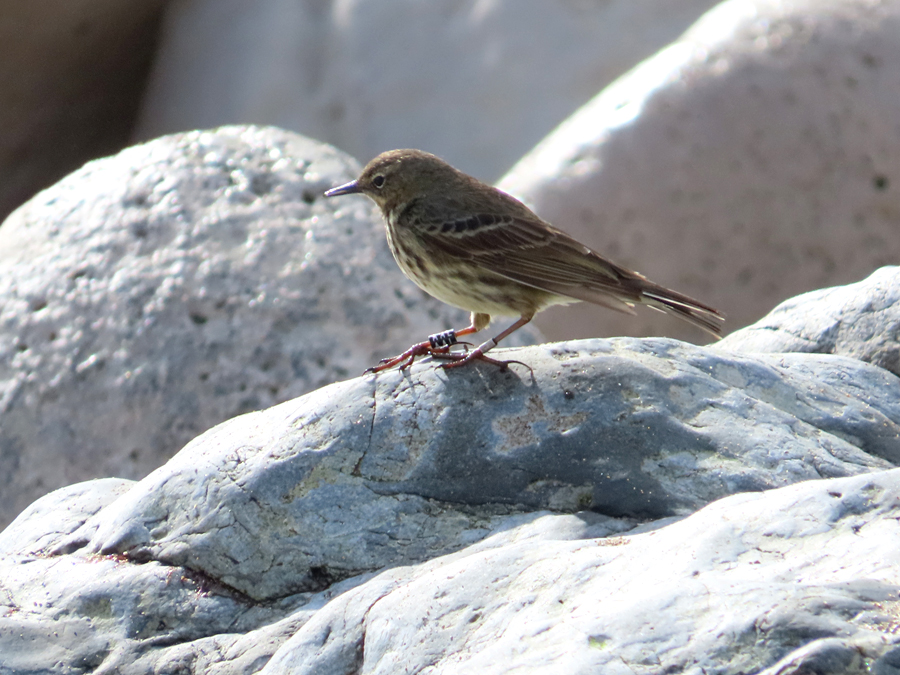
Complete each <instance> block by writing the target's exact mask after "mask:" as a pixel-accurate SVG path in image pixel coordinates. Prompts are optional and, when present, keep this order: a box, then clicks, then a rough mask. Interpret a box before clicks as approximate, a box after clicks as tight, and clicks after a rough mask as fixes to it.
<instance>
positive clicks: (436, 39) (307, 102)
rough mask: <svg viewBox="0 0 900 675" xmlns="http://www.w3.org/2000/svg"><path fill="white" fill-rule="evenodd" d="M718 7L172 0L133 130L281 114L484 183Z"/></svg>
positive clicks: (311, 131)
mask: <svg viewBox="0 0 900 675" xmlns="http://www.w3.org/2000/svg"><path fill="white" fill-rule="evenodd" d="M714 4H715V0H653V2H650V3H647V2H634V1H633V0H605V1H604V2H570V1H568V0H554V1H552V2H551V1H549V0H487V1H479V2H474V1H472V0H467V1H465V2H459V1H458V0H429V2H420V1H419V0H355V1H354V2H324V3H323V2H294V3H284V2H281V1H280V0H256V2H253V3H246V2H244V1H243V0H188V1H184V2H177V3H173V4H172V7H171V9H170V11H169V14H168V17H167V20H166V21H165V25H164V30H163V36H162V39H161V45H160V50H159V55H158V58H157V61H156V66H155V73H154V75H153V77H152V78H151V85H150V88H149V91H148V94H147V97H146V99H145V105H144V111H143V115H142V121H141V123H140V125H139V128H138V134H139V137H140V138H150V137H153V136H158V135H160V134H164V133H171V132H173V131H179V130H181V129H190V128H206V127H212V126H217V125H219V124H226V123H228V124H230V123H234V122H243V123H254V124H276V125H278V126H281V127H286V128H288V129H293V130H295V131H299V132H301V133H304V134H306V135H308V136H311V137H314V138H321V139H323V140H327V141H329V142H330V143H334V144H335V145H336V146H338V147H339V148H341V149H342V150H346V151H347V152H349V153H350V154H352V155H353V156H354V157H356V158H357V159H359V160H360V161H362V162H366V161H368V160H369V159H371V158H372V157H374V156H375V155H377V154H378V153H380V152H383V151H384V150H390V149H391V148H398V147H400V148H408V147H420V148H422V149H424V150H429V151H431V152H435V153H437V154H439V155H441V156H443V157H444V158H445V159H447V161H449V162H451V163H452V164H455V165H458V166H459V167H460V168H461V169H463V170H465V171H467V172H469V173H471V174H474V175H477V176H478V177H479V178H482V179H484V180H489V181H492V180H495V179H496V178H497V177H498V176H500V175H501V174H502V173H503V172H504V171H506V170H507V169H508V168H509V167H510V166H512V165H513V163H514V162H515V161H516V160H518V159H519V157H521V156H522V154H524V153H525V152H527V151H528V150H529V148H531V147H532V146H533V145H534V144H535V143H537V142H538V141H539V140H540V139H541V138H542V137H543V136H544V135H546V134H547V133H549V132H550V130H552V129H553V127H554V126H556V125H557V124H558V123H559V122H561V121H562V120H564V119H565V118H566V117H567V116H568V115H570V114H571V113H572V112H573V111H574V110H576V109H577V108H578V107H579V106H580V105H582V104H583V103H585V102H586V101H588V100H589V99H590V98H591V97H592V96H593V95H594V94H596V93H597V92H598V91H600V89H602V88H603V87H604V86H605V85H606V84H607V83H609V82H611V81H612V80H613V79H614V78H616V77H618V76H619V75H621V74H622V73H624V72H625V71H626V70H628V69H629V68H630V67H631V66H633V65H634V64H635V63H637V62H639V61H640V60H641V59H643V58H646V57H647V56H649V55H651V54H652V53H653V52H655V51H656V50H657V49H659V48H660V47H662V46H663V45H665V44H666V43H668V42H669V41H671V40H674V39H675V38H676V37H677V36H678V35H679V34H680V33H681V32H682V31H684V30H685V29H686V28H687V27H688V26H689V25H690V24H691V22H692V21H694V20H695V19H696V18H697V17H698V16H700V15H701V14H702V13H703V12H704V11H705V10H707V9H708V8H710V7H711V6H713V5H714ZM263 36H264V37H263ZM563 73H564V76H562V77H561V76H560V75H561V74H563Z"/></svg>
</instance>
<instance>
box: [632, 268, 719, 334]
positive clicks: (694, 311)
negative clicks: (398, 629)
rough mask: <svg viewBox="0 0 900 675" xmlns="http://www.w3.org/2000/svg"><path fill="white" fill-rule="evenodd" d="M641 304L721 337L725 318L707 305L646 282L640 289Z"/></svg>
mask: <svg viewBox="0 0 900 675" xmlns="http://www.w3.org/2000/svg"><path fill="white" fill-rule="evenodd" d="M641 302H642V303H643V304H645V305H647V306H648V307H650V308H652V309H658V310H661V311H665V312H671V313H672V314H674V315H675V316H677V317H679V318H681V319H684V320H685V321H687V322H688V323H692V324H694V325H695V326H697V327H698V328H701V329H703V330H705V331H706V332H707V333H709V334H710V335H712V336H713V337H716V338H721V337H722V323H723V322H724V321H725V316H724V315H723V314H721V313H720V312H718V311H717V310H715V309H713V308H712V307H710V306H709V305H704V304H703V303H702V302H699V301H698V300H694V299H693V298H689V297H688V296H686V295H683V294H681V293H679V292H678V291H673V290H671V289H668V288H665V287H664V286H659V285H657V284H654V283H652V282H647V286H646V287H645V288H642V289H641Z"/></svg>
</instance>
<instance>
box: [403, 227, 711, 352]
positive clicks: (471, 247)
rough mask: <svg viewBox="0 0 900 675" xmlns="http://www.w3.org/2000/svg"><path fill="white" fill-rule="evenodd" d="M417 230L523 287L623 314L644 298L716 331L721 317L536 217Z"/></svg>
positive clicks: (438, 245) (439, 246)
mask: <svg viewBox="0 0 900 675" xmlns="http://www.w3.org/2000/svg"><path fill="white" fill-rule="evenodd" d="M463 222H464V223H465V224H464V225H460V224H459V223H463ZM420 234H421V236H423V237H424V238H426V239H428V241H429V244H430V245H432V246H433V247H435V248H437V249H438V250H441V251H443V252H444V253H446V254H449V255H452V256H454V257H457V258H463V259H468V260H470V261H472V262H473V263H475V264H477V265H479V266H480V267H483V268H484V269H486V270H488V271H490V272H493V273H495V274H499V275H501V276H504V277H506V278H508V279H512V280H513V281H517V282H519V283H521V284H525V285H526V286H531V287H533V288H538V289H541V290H544V291H547V292H550V293H554V294H556V295H561V296H566V297H570V298H573V299H575V300H583V301H585V302H590V303H593V304H597V305H602V306H603V307H607V308H609V309H613V310H616V311H619V312H625V313H628V314H634V310H633V309H632V307H633V305H634V304H636V303H644V304H647V305H648V306H651V307H653V308H654V309H662V310H664V311H668V312H672V313H674V314H676V315H678V316H679V317H681V318H682V319H684V320H686V321H689V322H690V323H693V324H695V325H696V326H699V327H700V328H702V329H704V330H706V331H708V332H710V333H711V334H713V335H715V336H718V335H719V333H720V332H721V327H720V324H721V322H722V321H723V319H724V317H722V315H720V314H719V313H718V312H717V311H716V310H715V309H713V308H712V307H709V306H707V305H704V304H703V303H700V302H698V301H696V300H694V299H693V298H690V297H688V296H686V295H683V294H681V293H678V292H677V291H672V290H670V289H668V288H665V287H663V286H659V285H657V284H654V283H653V282H651V281H648V280H647V279H646V278H645V277H644V276H642V275H640V274H638V273H637V272H632V271H631V270H628V269H625V268H624V267H620V266H618V265H616V264H615V263H613V262H611V261H608V260H606V259H605V258H603V257H601V256H600V255H599V254H597V253H596V252H594V251H592V250H591V249H589V248H587V247H586V246H584V245H583V244H581V243H579V242H578V241H577V240H575V239H573V238H572V237H570V236H569V235H567V234H565V233H564V232H560V231H559V230H557V229H556V228H554V227H552V226H550V225H548V224H547V223H545V222H543V221H541V220H532V219H528V218H515V217H509V216H506V217H498V216H492V215H487V216H480V215H479V216H474V217H469V218H467V219H465V220H464V221H463V220H462V219H461V220H460V221H453V225H452V226H450V227H448V226H447V224H434V223H432V224H431V226H430V227H427V226H426V227H423V228H421V231H420Z"/></svg>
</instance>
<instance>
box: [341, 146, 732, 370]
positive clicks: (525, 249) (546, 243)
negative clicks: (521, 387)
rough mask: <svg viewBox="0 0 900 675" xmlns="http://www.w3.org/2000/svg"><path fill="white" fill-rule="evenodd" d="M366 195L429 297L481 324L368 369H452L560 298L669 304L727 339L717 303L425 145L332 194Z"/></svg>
mask: <svg viewBox="0 0 900 675" xmlns="http://www.w3.org/2000/svg"><path fill="white" fill-rule="evenodd" d="M350 194H364V195H366V196H367V197H370V198H371V199H372V200H373V201H374V202H375V203H376V204H378V206H379V207H380V208H381V212H382V214H383V215H384V220H385V224H386V229H387V240H388V244H389V245H390V248H391V252H392V253H393V254H394V259H395V260H396V261H397V264H398V265H400V269H401V270H403V273H404V274H406V276H408V277H409V278H410V279H412V281H413V282H415V284H416V285H417V286H418V287H419V288H421V289H422V290H424V291H425V292H426V293H428V294H429V295H432V296H434V297H435V298H437V299H438V300H441V301H442V302H446V303H447V304H448V305H453V306H454V307H460V308H462V309H466V310H468V311H470V312H472V323H471V325H469V326H468V327H466V328H462V329H460V330H449V331H446V332H444V333H437V334H435V335H432V336H430V337H429V338H428V340H427V341H425V342H420V343H418V344H415V345H413V346H412V347H410V348H409V349H408V350H406V351H405V352H403V353H402V354H400V355H398V356H395V357H394V358H390V359H384V360H383V361H382V362H381V364H380V365H378V366H375V367H373V368H369V370H367V371H366V372H378V371H380V370H384V369H386V368H392V367H393V366H396V365H399V366H400V368H401V369H403V368H406V367H407V366H409V365H410V364H412V362H413V361H414V360H415V358H416V357H417V356H422V355H426V354H430V355H432V356H436V357H438V358H443V359H447V360H450V361H451V363H447V364H444V365H443V367H444V368H453V367H457V366H461V365H463V364H466V363H470V362H471V361H473V360H475V359H481V360H485V361H490V362H492V363H496V364H498V365H506V363H505V362H502V361H495V360H493V359H490V358H488V357H486V356H485V354H486V353H487V352H488V351H490V350H491V349H493V348H494V347H496V346H497V343H498V342H500V340H502V339H503V338H505V337H506V336H507V335H509V334H510V333H512V332H514V331H516V330H518V329H519V328H521V327H522V326H524V325H525V324H527V323H528V322H529V321H531V319H532V317H534V315H535V314H537V313H538V312H540V311H541V310H543V309H546V308H547V307H549V306H551V305H559V304H567V303H571V302H577V301H579V300H583V301H586V302H591V303H594V304H596V305H602V306H603V307H608V308H609V309H614V310H617V311H620V312H626V313H629V314H634V309H633V307H634V305H635V304H644V305H648V306H649V307H651V308H654V309H660V310H665V311H668V312H671V313H673V314H674V315H676V316H678V317H680V318H682V319H684V320H685V321H689V322H690V323H692V324H694V325H695V326H699V327H700V328H702V329H703V330H705V331H707V332H709V333H711V334H712V335H714V336H716V337H719V334H720V332H721V322H722V321H723V320H724V317H723V316H722V315H721V314H720V313H719V312H717V311H716V310H715V309H713V308H712V307H709V306H707V305H704V304H703V303H701V302H697V301H696V300H693V299H692V298H689V297H687V296H686V295H682V294H681V293H678V292H676V291H672V290H669V289H668V288H664V287H662V286H659V285H657V284H654V283H653V282H652V281H648V280H647V279H646V278H645V277H643V276H642V275H640V274H638V273H637V272H632V271H631V270H628V269H625V268H624V267H619V266H618V265H616V264H615V263H612V262H610V261H609V260H607V259H606V258H604V257H602V256H601V255H599V254H598V253H595V252H594V251H592V250H591V249H589V248H588V247H587V246H585V245H584V244H581V243H579V242H577V241H576V240H575V239H573V238H572V237H570V236H569V235H567V234H565V233H564V232H561V231H560V230H557V229H556V228H555V227H553V226H552V225H550V224H549V223H546V222H544V221H543V220H541V219H540V218H538V217H537V216H536V215H535V214H534V213H533V212H532V211H531V210H529V209H528V207H526V206H525V205H524V204H522V203H521V202H520V201H518V200H517V199H514V198H513V197H510V196H509V195H508V194H506V193H504V192H501V191H500V190H498V189H496V188H494V187H491V186H490V185H487V184H485V183H482V182H481V181H479V180H476V179H475V178H472V177H471V176H467V175H466V174H464V173H462V172H461V171H457V170H456V169H454V168H453V167H452V166H450V165H449V164H447V163H446V162H444V161H443V160H441V159H440V158H438V157H435V156H434V155H431V154H429V153H427V152H422V151H421V150H391V151H389V152H385V153H382V154H380V155H378V157H376V158H375V159H373V160H372V161H371V162H369V163H368V164H367V165H366V167H365V169H363V172H362V174H361V175H360V177H359V178H358V179H356V180H355V181H351V182H350V183H347V184H346V185H341V186H339V187H336V188H333V189H331V190H328V191H327V192H326V193H325V196H326V197H336V196H338V195H350ZM495 315H499V316H518V317H519V320H518V321H516V322H515V323H514V324H513V325H512V326H510V327H509V328H507V329H506V330H504V331H503V332H501V333H500V334H499V335H497V336H496V337H495V338H493V339H491V340H488V341H487V342H485V343H483V344H481V345H479V346H478V347H477V348H475V349H473V350H471V351H469V352H466V353H455V352H454V353H451V352H450V347H451V346H452V345H454V344H456V342H457V338H459V337H460V336H463V335H469V334H471V333H476V332H478V331H480V330H482V329H484V328H486V327H487V326H488V324H490V322H491V317H493V316H495Z"/></svg>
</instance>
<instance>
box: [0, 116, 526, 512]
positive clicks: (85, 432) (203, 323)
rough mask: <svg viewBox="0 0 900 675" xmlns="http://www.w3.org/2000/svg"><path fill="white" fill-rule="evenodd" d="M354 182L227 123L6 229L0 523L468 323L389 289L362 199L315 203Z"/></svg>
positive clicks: (397, 283) (90, 176)
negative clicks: (73, 486) (54, 493)
mask: <svg viewBox="0 0 900 675" xmlns="http://www.w3.org/2000/svg"><path fill="white" fill-rule="evenodd" d="M358 171H359V166H358V165H357V164H356V163H355V162H354V161H353V160H351V159H350V158H348V157H347V156H346V155H343V154H341V153H338V152H337V151H335V150H334V149H333V148H331V147H329V146H325V145H323V144H321V143H317V142H313V141H310V140H307V139H304V138H302V137H300V136H297V135H295V134H290V133H287V132H284V131H280V130H277V129H262V128H245V127H229V128H223V129H220V130H217V131H212V132H194V133H188V134H182V135H176V136H171V137H166V138H162V139H159V140H157V141H153V142H151V143H148V144H146V145H141V146H137V147H134V148H130V149H128V150H126V151H123V152H122V153H120V154H119V155H116V156H115V157H110V158H107V159H103V160H99V161H96V162H92V163H90V164H88V165H86V166H85V167H84V168H83V169H81V170H79V171H77V172H75V173H74V174H72V175H70V176H69V177H68V178H66V179H65V180H63V181H61V182H60V183H58V184H57V185H55V186H54V187H53V188H50V189H48V190H46V191H44V192H42V193H40V194H39V195H37V196H36V197H35V198H34V199H32V200H31V201H30V202H28V203H27V204H25V205H24V206H22V207H21V208H20V209H18V210H17V211H16V212H15V213H13V214H12V215H11V216H10V217H9V218H8V219H7V221H6V222H5V223H4V224H3V226H2V227H0V297H2V298H3V303H2V305H0V415H2V420H3V422H2V424H0V479H2V482H3V486H4V487H3V490H2V491H0V522H4V523H5V522H8V521H9V520H10V519H11V518H12V517H13V516H15V514H16V513H18V512H19V511H21V510H22V509H23V508H24V507H25V506H26V505H27V504H28V503H30V502H31V501H33V499H34V498H36V497H37V496H39V495H41V494H43V493H45V492H47V491H48V490H50V489H52V488H55V487H59V486H61V485H65V484H67V483H71V482H73V481H76V480H81V479H86V478H91V477H95V476H109V475H113V476H119V477H123V478H140V477H143V476H144V475H146V473H147V472H148V471H150V470H152V469H154V468H155V467H157V466H159V465H160V464H161V463H162V462H163V461H165V460H166V459H167V458H169V457H171V456H172V455H173V454H174V453H175V452H176V451H178V450H179V449H180V448H181V447H182V446H183V445H184V444H185V443H187V442H188V441H189V440H191V439H192V438H193V437H194V436H196V435H197V434H199V433H200V432H202V431H204V430H206V429H208V428H209V427H211V426H213V425H214V424H217V423H218V422H221V421H223V420H225V419H228V418H230V417H234V416H235V415H238V414H240V413H243V412H247V411H250V410H256V409H259V408H265V407H268V406H271V405H273V404H275V403H278V402H281V401H285V400H288V399H291V398H294V397H296V396H299V395H300V394H303V393H305V392H307V391H310V390H312V389H315V388H317V387H321V386H323V385H325V384H328V383H330V382H333V381H335V380H337V379H343V378H345V377H347V376H348V375H355V374H358V373H360V372H362V371H363V370H364V369H365V368H366V367H367V366H369V365H372V364H374V363H377V361H378V359H379V358H381V357H384V356H390V355H393V354H395V353H397V352H399V351H401V350H403V349H405V348H406V347H408V346H409V344H410V343H411V342H412V341H413V340H420V339H423V338H424V336H425V335H428V334H430V333H433V332H436V331H438V330H443V329H445V328H448V327H450V326H451V324H456V326H457V327H458V326H460V325H466V322H467V321H468V316H467V315H466V314H465V313H464V312H462V311H459V310H455V309H452V308H450V307H447V306H446V305H442V304H441V303H439V302H437V301H436V300H432V299H431V298H428V297H427V296H425V295H424V294H423V293H422V292H421V291H419V290H418V289H417V288H416V287H415V286H414V285H413V284H412V283H411V282H409V281H408V280H407V279H406V278H405V277H404V276H403V275H402V273H401V272H400V271H399V269H398V268H397V266H396V264H395V263H394V261H393V258H392V257H391V255H390V252H389V251H388V248H387V245H386V243H385V238H384V232H383V227H382V224H381V217H380V215H378V214H377V213H376V211H375V208H374V207H373V206H372V205H371V204H370V203H369V202H368V201H367V200H366V199H364V198H361V197H355V198H353V197H348V198H346V199H344V200H342V201H338V200H324V199H320V198H319V197H320V196H321V193H322V191H323V190H325V189H326V188H328V187H331V186H333V185H336V184H339V183H341V182H344V181H347V180H349V179H350V178H351V177H353V176H355V175H356V174H357V173H358ZM533 335H534V332H531V333H529V332H527V331H526V332H525V333H523V335H522V336H521V337H520V338H519V339H522V340H527V339H528V338H529V336H533ZM517 338H518V336H517Z"/></svg>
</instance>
